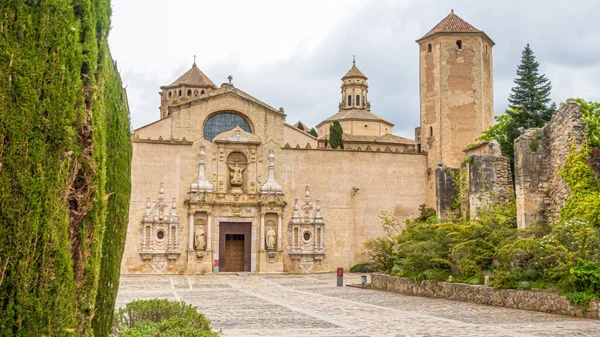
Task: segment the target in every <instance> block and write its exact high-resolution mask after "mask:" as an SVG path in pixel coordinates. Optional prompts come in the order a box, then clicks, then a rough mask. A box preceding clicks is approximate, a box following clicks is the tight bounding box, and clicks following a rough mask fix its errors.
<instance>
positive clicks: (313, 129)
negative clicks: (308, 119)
mask: <svg viewBox="0 0 600 337" xmlns="http://www.w3.org/2000/svg"><path fill="white" fill-rule="evenodd" d="M310 134H311V135H313V136H315V137H319V134H318V133H317V130H315V128H311V129H310Z"/></svg>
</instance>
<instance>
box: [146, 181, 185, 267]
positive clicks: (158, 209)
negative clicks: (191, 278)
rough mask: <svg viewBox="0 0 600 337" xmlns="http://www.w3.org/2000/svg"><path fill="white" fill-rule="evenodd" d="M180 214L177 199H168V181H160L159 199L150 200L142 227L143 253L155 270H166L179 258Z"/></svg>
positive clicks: (147, 203)
mask: <svg viewBox="0 0 600 337" xmlns="http://www.w3.org/2000/svg"><path fill="white" fill-rule="evenodd" d="M179 233H180V228H179V217H178V216H177V203H176V199H175V198H173V202H171V203H170V204H169V203H168V202H166V201H165V188H164V183H163V182H161V183H160V189H159V192H158V201H157V202H155V203H152V201H151V200H150V197H148V200H147V202H146V211H145V213H144V220H143V221H142V226H141V227H140V233H139V237H140V242H141V250H140V255H141V256H142V259H143V260H144V262H145V263H147V264H148V265H150V267H152V269H153V270H154V272H155V273H157V274H162V273H164V272H165V270H166V269H167V268H168V267H169V266H170V265H172V264H173V262H174V261H175V260H177V258H179V255H180V252H179Z"/></svg>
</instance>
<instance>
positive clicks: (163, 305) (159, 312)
mask: <svg viewBox="0 0 600 337" xmlns="http://www.w3.org/2000/svg"><path fill="white" fill-rule="evenodd" d="M115 316H116V320H115V324H114V332H115V334H116V335H118V336H124V337H146V336H163V337H176V336H188V337H218V336H220V334H219V333H216V332H213V331H212V329H211V328H210V320H209V319H208V318H206V317H205V316H204V315H203V314H200V313H198V311H197V310H196V308H195V307H192V306H191V305H189V304H186V303H185V302H175V301H169V300H159V299H154V300H135V301H132V302H129V303H127V305H126V306H125V308H120V309H117V311H116V313H115Z"/></svg>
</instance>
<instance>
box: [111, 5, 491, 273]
mask: <svg viewBox="0 0 600 337" xmlns="http://www.w3.org/2000/svg"><path fill="white" fill-rule="evenodd" d="M416 42H417V43H418V48H419V69H420V83H419V85H420V102H421V106H420V114H421V125H420V126H419V127H417V128H416V132H415V140H411V139H406V138H403V137H399V136H396V135H394V134H393V126H394V124H392V123H391V122H389V121H387V120H385V119H383V118H381V117H379V116H377V115H376V114H375V113H373V112H372V111H371V106H370V102H369V98H368V87H369V86H368V82H367V76H366V75H365V74H364V73H362V72H361V71H360V70H359V69H358V67H357V66H356V64H353V65H352V68H350V70H349V71H348V72H347V73H346V74H345V75H344V76H343V77H342V83H341V94H342V96H341V103H340V104H339V111H338V112H337V113H335V114H333V115H332V116H331V117H328V118H326V119H325V120H323V121H322V122H321V123H319V124H318V125H317V126H316V129H317V130H318V134H319V136H318V138H317V137H313V136H312V135H311V134H309V133H307V132H304V131H301V130H299V129H298V128H296V127H294V126H292V125H289V124H287V123H286V114H285V113H284V110H283V108H279V109H276V108H273V107H271V106H269V105H268V104H266V103H264V102H262V101H260V100H259V99H257V98H255V97H252V96H251V95H249V94H247V93H246V92H244V91H242V90H240V89H238V88H236V87H235V86H234V85H233V84H232V83H231V78H230V79H229V83H224V84H222V85H221V86H217V85H215V83H214V82H213V81H211V80H210V79H209V78H208V77H207V76H206V75H205V74H204V73H203V72H202V71H201V70H200V69H199V68H198V67H197V66H196V64H195V63H194V65H193V66H192V68H191V69H190V70H189V71H187V72H186V73H185V74H183V75H182V76H181V77H179V78H178V79H177V80H175V81H174V82H173V83H171V84H169V85H165V86H162V87H161V92H160V96H161V106H160V119H159V120H158V121H156V122H154V123H151V124H148V125H146V126H143V127H141V128H139V129H137V130H135V131H134V134H133V163H132V177H131V179H132V194H131V205H130V218H129V227H128V232H127V242H126V247H125V254H124V256H123V262H122V267H121V269H122V273H124V274H132V273H138V274H150V273H158V274H162V273H164V274H184V273H189V274H196V273H213V272H235V271H247V272H259V273H271V272H290V273H296V272H300V273H308V272H321V271H333V270H335V269H336V268H337V267H344V268H345V269H347V268H350V267H351V266H353V265H354V264H357V263H361V262H365V261H366V259H367V257H366V256H365V254H364V250H363V243H364V242H365V241H366V240H368V239H370V238H374V237H377V236H381V235H384V232H383V229H382V226H381V220H380V219H379V216H380V213H381V211H388V212H390V213H392V214H393V215H395V216H396V217H398V218H399V219H401V220H404V219H407V218H411V217H415V216H417V215H418V212H419V205H421V204H427V205H428V206H430V207H435V205H436V184H435V181H436V180H435V174H436V170H435V169H436V168H437V167H438V166H445V167H459V165H460V163H461V161H462V159H463V157H464V153H463V150H464V149H465V147H466V145H467V144H469V143H472V142H474V140H475V138H477V137H478V136H479V135H480V134H481V132H482V131H484V130H486V129H487V128H489V127H490V126H491V125H492V123H493V116H494V108H493V98H494V97H493V88H492V47H493V46H494V42H493V41H492V40H491V39H490V38H489V37H488V36H487V35H486V34H485V33H484V32H483V31H481V30H478V29H476V28H475V27H473V26H471V25H470V24H468V23H467V22H465V21H463V20H462V19H461V18H459V17H458V16H457V15H456V14H454V13H453V12H452V13H450V14H449V15H448V16H447V17H445V18H444V19H443V20H442V21H441V22H440V23H439V24H437V25H436V26H435V27H434V28H433V29H432V30H431V31H429V32H428V33H427V34H425V35H424V36H423V37H421V38H420V39H418V40H417V41H416ZM332 85H333V84H332ZM336 120H337V121H339V122H340V123H341V125H342V127H343V129H344V135H343V139H344V143H345V149H344V150H340V149H337V150H333V149H330V148H325V138H328V136H329V135H328V133H329V126H330V125H331V124H332V123H333V122H334V121H336Z"/></svg>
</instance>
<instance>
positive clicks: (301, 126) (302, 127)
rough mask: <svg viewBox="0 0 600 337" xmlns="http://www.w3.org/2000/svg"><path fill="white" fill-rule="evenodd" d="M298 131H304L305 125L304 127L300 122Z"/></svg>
mask: <svg viewBox="0 0 600 337" xmlns="http://www.w3.org/2000/svg"><path fill="white" fill-rule="evenodd" d="M296 127H297V128H298V129H300V130H302V131H304V125H302V122H298V125H297V126H296Z"/></svg>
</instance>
